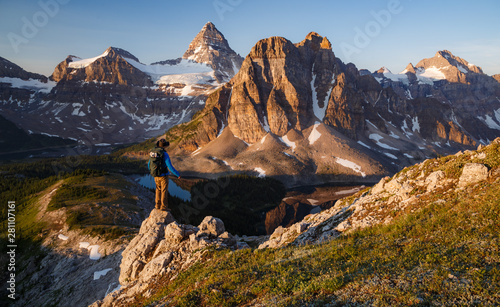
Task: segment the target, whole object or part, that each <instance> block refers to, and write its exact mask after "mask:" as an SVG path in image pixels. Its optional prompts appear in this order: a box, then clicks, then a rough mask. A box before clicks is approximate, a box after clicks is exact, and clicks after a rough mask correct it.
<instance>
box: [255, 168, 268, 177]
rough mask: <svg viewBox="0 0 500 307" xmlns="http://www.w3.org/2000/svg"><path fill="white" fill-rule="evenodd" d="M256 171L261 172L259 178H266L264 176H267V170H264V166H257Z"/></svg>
mask: <svg viewBox="0 0 500 307" xmlns="http://www.w3.org/2000/svg"><path fill="white" fill-rule="evenodd" d="M254 171H256V172H257V173H259V175H258V176H257V177H259V178H264V177H266V171H265V170H263V169H262V168H260V167H256V168H255V169H254Z"/></svg>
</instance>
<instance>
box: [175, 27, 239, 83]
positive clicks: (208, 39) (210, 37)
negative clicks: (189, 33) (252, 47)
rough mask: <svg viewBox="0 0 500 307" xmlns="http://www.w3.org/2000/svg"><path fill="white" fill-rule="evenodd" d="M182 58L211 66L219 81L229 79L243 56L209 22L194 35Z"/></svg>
mask: <svg viewBox="0 0 500 307" xmlns="http://www.w3.org/2000/svg"><path fill="white" fill-rule="evenodd" d="M182 58H183V59H187V60H192V61H195V62H197V63H205V64H207V65H209V66H210V67H212V68H213V70H214V71H215V78H216V79H217V81H218V82H219V83H223V82H227V81H229V80H230V79H231V78H232V77H233V76H234V75H235V74H236V73H237V72H238V70H239V68H240V66H241V63H242V62H243V58H242V57H241V56H240V55H238V54H237V53H236V52H234V51H233V49H231V47H229V43H228V42H227V40H226V38H225V37H224V35H223V34H222V33H221V32H220V31H219V30H217V28H216V27H215V25H214V24H213V23H211V22H208V23H207V24H205V26H204V27H203V28H202V29H201V31H200V33H198V35H196V37H195V38H194V39H193V41H192V42H191V43H190V44H189V48H188V49H187V50H186V52H185V53H184V55H183V56H182Z"/></svg>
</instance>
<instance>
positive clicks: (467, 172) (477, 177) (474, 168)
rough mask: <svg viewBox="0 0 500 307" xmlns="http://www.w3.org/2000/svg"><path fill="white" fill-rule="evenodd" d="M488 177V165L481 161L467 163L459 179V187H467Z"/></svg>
mask: <svg viewBox="0 0 500 307" xmlns="http://www.w3.org/2000/svg"><path fill="white" fill-rule="evenodd" d="M487 178H488V167H486V166H485V165H484V164H480V163H467V164H465V166H464V169H463V170H462V175H461V176H460V178H459V179H458V186H459V187H466V186H468V185H470V184H475V183H478V182H481V181H483V180H486V179H487Z"/></svg>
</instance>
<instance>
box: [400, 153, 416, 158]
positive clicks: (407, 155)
mask: <svg viewBox="0 0 500 307" xmlns="http://www.w3.org/2000/svg"><path fill="white" fill-rule="evenodd" d="M403 155H405V157H407V158H409V159H415V157H414V156H412V155H410V154H407V153H404V154H403Z"/></svg>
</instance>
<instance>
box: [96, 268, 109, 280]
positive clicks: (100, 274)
mask: <svg viewBox="0 0 500 307" xmlns="http://www.w3.org/2000/svg"><path fill="white" fill-rule="evenodd" d="M111 270H112V269H104V270H102V271H96V272H94V280H98V279H99V278H101V277H102V276H105V275H106V274H108V272H109V271H111Z"/></svg>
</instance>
